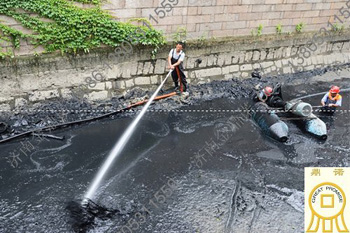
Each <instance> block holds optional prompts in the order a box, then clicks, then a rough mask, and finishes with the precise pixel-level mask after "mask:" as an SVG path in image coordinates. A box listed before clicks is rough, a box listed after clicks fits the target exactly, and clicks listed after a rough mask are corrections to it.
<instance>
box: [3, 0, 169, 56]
mask: <svg viewBox="0 0 350 233" xmlns="http://www.w3.org/2000/svg"><path fill="white" fill-rule="evenodd" d="M77 2H83V3H92V4H95V6H94V7H93V8H88V9H81V8H79V7H76V6H74V4H73V3H72V2H71V1H67V0H25V1H23V0H7V1H1V2H0V14H2V15H6V16H9V17H12V18H14V19H15V20H16V21H18V22H19V23H21V24H22V26H24V27H25V28H28V29H30V30H32V31H33V33H32V34H24V33H22V32H21V31H18V30H16V29H13V28H10V27H8V26H6V25H3V24H1V22H0V39H2V40H5V41H11V42H12V45H13V47H14V48H18V47H19V46H20V43H19V42H20V39H21V38H22V39H28V40H30V42H31V43H32V44H34V45H35V46H39V45H42V46H43V47H44V48H45V52H54V51H61V52H62V53H77V52H78V51H84V52H89V51H90V49H92V48H97V47H100V46H102V45H107V46H111V47H117V46H119V45H120V44H121V43H122V42H124V41H128V40H129V38H130V37H132V38H133V40H134V41H136V43H133V44H135V45H137V44H140V45H148V46H152V47H153V48H154V51H156V50H157V48H159V47H160V46H161V45H163V44H165V38H164V36H163V35H162V33H161V32H159V31H156V30H155V29H154V28H153V27H152V26H150V23H149V21H147V20H145V19H138V20H136V21H137V22H138V24H140V22H142V25H141V26H137V25H134V24H132V22H127V23H121V22H117V21H115V20H114V19H113V17H112V16H111V15H109V14H108V13H107V12H106V11H103V10H102V9H101V8H100V6H99V3H100V0H78V1H77ZM28 13H31V14H34V15H35V16H31V15H29V14H28ZM43 19H49V20H45V21H44V20H43ZM154 51H153V52H154ZM8 53H9V52H4V51H3V48H1V47H0V56H2V57H4V56H7V55H9V54H8Z"/></svg>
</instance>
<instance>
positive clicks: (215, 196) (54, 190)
mask: <svg viewBox="0 0 350 233" xmlns="http://www.w3.org/2000/svg"><path fill="white" fill-rule="evenodd" d="M337 83H338V84H341V85H342V86H343V87H348V86H347V85H348V84H347V80H343V81H341V80H340V81H337ZM328 87H329V83H309V84H304V83H303V82H300V83H297V82H296V83H295V85H293V86H286V87H285V88H284V89H285V92H287V90H288V93H286V95H285V98H286V99H291V98H294V97H299V96H302V95H306V94H307V93H317V92H321V91H326V90H327V89H328ZM321 97H322V96H321V95H320V96H319V97H312V98H306V99H305V101H307V102H309V103H311V104H312V105H319V100H320V98H321ZM343 97H344V100H343V102H344V107H343V108H342V109H345V110H349V109H350V105H349V103H350V101H349V100H350V95H349V93H344V94H343ZM248 102H249V100H248V99H242V100H232V99H223V98H220V99H214V100H211V101H203V102H201V103H200V104H199V105H193V106H186V107H183V108H181V109H180V110H181V111H175V112H171V113H167V112H159V111H158V112H149V113H147V114H146V116H145V117H144V118H143V120H142V121H141V123H140V126H139V127H138V129H137V130H136V132H135V134H134V136H133V137H132V139H131V140H130V142H129V143H128V145H127V146H126V148H125V150H124V152H123V154H122V156H121V157H120V158H119V160H118V161H116V163H115V164H114V168H113V169H112V171H111V172H110V173H109V176H108V178H107V180H106V181H105V182H104V184H103V186H102V187H101V188H100V189H99V190H98V197H99V198H98V199H96V200H95V201H96V202H98V203H99V204H102V205H105V206H108V207H110V208H118V209H121V210H122V212H123V213H125V215H124V217H123V218H121V217H116V218H114V219H108V220H99V219H97V220H96V226H95V228H94V229H93V230H91V231H90V232H106V231H107V229H110V230H108V231H107V232H131V231H128V230H127V228H126V227H123V228H122V226H124V225H125V224H128V223H127V222H128V221H131V222H134V224H133V225H132V226H131V228H134V230H132V232H302V231H303V227H304V226H303V224H304V223H303V218H304V217H303V208H304V204H303V202H304V200H303V195H304V194H303V183H304V178H303V176H304V173H303V168H304V167H305V166H349V155H350V145H349V141H350V140H349V139H350V138H349V137H350V136H349V130H350V126H349V124H350V113H349V112H348V111H347V112H338V113H337V114H336V115H335V116H334V117H330V116H321V118H322V119H323V120H324V121H325V122H326V123H327V126H328V128H329V138H328V140H327V141H325V142H320V141H318V140H317V139H315V138H312V137H311V136H310V135H307V134H305V133H304V132H302V131H301V130H300V129H299V128H298V127H297V126H295V125H294V124H292V123H291V122H287V124H288V126H289V128H290V133H291V137H290V140H289V141H288V142H287V143H285V144H281V143H279V142H276V141H274V140H272V139H270V138H268V137H266V136H264V135H263V134H262V133H261V132H260V130H259V129H258V128H257V127H256V126H255V125H254V124H253V123H252V122H251V121H246V122H244V124H243V125H242V126H240V127H238V128H237V129H236V131H235V132H232V133H230V134H229V137H227V139H226V140H225V141H224V143H220V145H219V146H214V147H211V148H212V150H210V151H209V152H210V153H209V152H207V151H206V150H205V148H208V145H212V146H213V142H217V133H218V129H222V127H223V125H224V126H225V125H226V126H228V124H227V123H228V122H230V121H231V120H230V117H232V116H237V117H239V116H241V115H240V114H239V113H237V112H222V111H220V112H219V111H215V110H232V109H234V110H235V109H239V108H240V106H243V105H244V104H245V103H248ZM210 109H211V110H212V111H202V110H210ZM194 110H199V111H194ZM132 117H133V114H128V115H124V116H122V117H119V118H117V119H114V120H104V121H98V122H94V123H91V124H88V125H83V126H80V127H74V128H71V129H70V130H66V131H58V132H57V133H56V132H55V133H56V134H57V135H62V136H63V135H64V136H65V137H66V140H64V141H62V142H61V141H43V142H40V143H38V142H37V141H35V139H30V140H29V142H31V143H32V144H33V145H35V146H36V150H35V152H33V153H30V154H29V155H28V157H26V156H24V155H22V156H21V160H22V161H21V162H20V163H19V167H18V168H12V167H11V165H10V164H9V163H6V160H2V161H5V162H2V163H1V164H0V172H1V173H0V176H1V177H0V186H1V193H0V197H1V212H0V218H1V221H0V229H1V230H0V231H1V232H72V230H71V225H70V224H69V217H68V213H67V211H66V210H65V207H66V203H67V202H69V201H71V200H79V199H81V198H82V195H83V194H84V193H85V191H86V189H87V187H88V185H89V184H90V182H91V180H92V179H93V177H94V175H95V174H96V172H97V169H98V167H99V166H100V165H101V163H102V162H103V160H104V158H105V157H106V155H107V154H108V152H109V150H110V149H111V148H112V147H113V145H114V144H115V142H116V141H117V139H118V137H120V136H121V134H122V132H123V131H124V130H125V129H126V127H127V125H128V124H130V122H131V120H132ZM22 142H23V141H22ZM20 145H21V144H20V141H17V142H12V143H9V144H5V145H0V151H1V156H2V157H6V156H7V155H8V154H9V153H10V152H12V151H14V150H16V149H17V150H18V149H19V148H20ZM198 152H199V153H200V154H202V155H203V154H204V157H202V159H203V160H202V162H201V163H200V164H196V163H194V161H195V155H196V154H198ZM170 179H171V180H170ZM172 181H175V182H176V183H177V186H176V187H175V186H172V185H169V184H173V183H172ZM169 187H171V188H172V189H171V190H170V189H169ZM162 188H163V190H168V191H167V196H166V197H165V198H160V197H159V195H160V194H162V193H161V191H160V190H161V189H162ZM157 197H158V201H157ZM142 207H143V208H146V209H147V211H141V214H142V215H145V217H146V219H141V218H134V217H133V216H134V214H135V212H133V211H134V210H135V211H138V210H140V209H141V208H142ZM143 210H145V209H143ZM128 213H130V214H129V215H128ZM130 219H135V220H136V221H137V223H135V221H133V220H130ZM121 229H123V231H121Z"/></svg>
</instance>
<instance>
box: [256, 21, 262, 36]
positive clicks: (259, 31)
mask: <svg viewBox="0 0 350 233" xmlns="http://www.w3.org/2000/svg"><path fill="white" fill-rule="evenodd" d="M263 28H264V26H263V25H262V24H259V26H258V33H257V35H258V36H261V35H262V30H263Z"/></svg>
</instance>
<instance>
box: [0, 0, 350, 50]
mask: <svg viewBox="0 0 350 233" xmlns="http://www.w3.org/2000/svg"><path fill="white" fill-rule="evenodd" d="M176 1H178V4H177V5H176V6H174V7H173V9H172V10H170V8H167V9H166V10H168V11H169V10H170V11H169V12H167V13H166V15H165V16H164V17H163V16H162V15H161V13H159V16H160V17H162V18H160V17H159V16H158V15H157V14H156V12H155V9H156V8H157V7H161V2H162V0H109V1H105V2H104V3H103V5H102V8H103V9H105V10H107V11H109V12H110V14H112V15H113V16H114V17H115V19H116V20H118V21H123V22H125V21H127V20H129V19H131V18H147V19H149V18H150V15H151V16H152V17H154V19H155V20H157V22H156V21H155V20H153V19H152V20H151V23H152V24H153V25H154V27H155V28H156V29H159V30H162V31H163V32H164V33H165V35H166V36H167V37H168V39H172V35H173V34H174V33H176V31H177V30H178V28H179V27H184V28H186V29H187V31H188V37H190V38H200V37H204V38H212V37H232V36H235V37H236V36H247V35H251V32H252V30H253V31H255V33H256V29H257V27H258V26H259V24H262V25H263V26H264V29H263V31H262V33H263V34H276V26H277V25H278V24H281V25H282V32H283V33H288V32H295V26H296V25H297V24H298V23H300V22H303V23H305V24H306V27H305V31H316V30H318V29H320V28H322V27H325V28H327V29H331V25H330V24H328V22H330V23H332V24H334V23H337V24H339V25H341V24H343V25H344V26H345V28H349V26H350V20H349V19H348V18H346V17H349V13H348V12H346V10H350V2H349V1H348V0H174V3H175V2H176ZM165 3H170V2H168V1H166V2H165ZM75 4H76V5H77V6H78V7H82V8H89V7H92V5H89V4H79V3H75ZM340 9H342V11H340ZM158 10H162V8H160V9H158ZM28 14H29V15H31V14H30V13H28ZM33 16H35V14H33ZM335 16H337V17H338V18H336V17H335ZM0 20H1V22H2V23H4V24H7V25H10V26H11V27H13V28H15V29H18V30H20V31H22V32H25V33H34V32H32V31H30V30H28V29H26V28H24V27H23V26H22V25H20V24H19V23H18V22H17V21H16V20H14V19H13V18H10V17H6V16H4V15H1V14H0ZM340 21H342V23H341V22H340ZM42 51H43V48H42V47H37V48H34V47H33V46H32V45H31V44H30V42H29V41H26V40H22V41H21V49H16V50H15V54H16V55H23V54H34V53H35V52H37V53H40V52H42Z"/></svg>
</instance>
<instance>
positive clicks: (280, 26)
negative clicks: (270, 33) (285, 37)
mask: <svg viewBox="0 0 350 233" xmlns="http://www.w3.org/2000/svg"><path fill="white" fill-rule="evenodd" d="M276 33H277V34H279V35H281V34H282V24H280V23H279V24H277V26H276Z"/></svg>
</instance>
